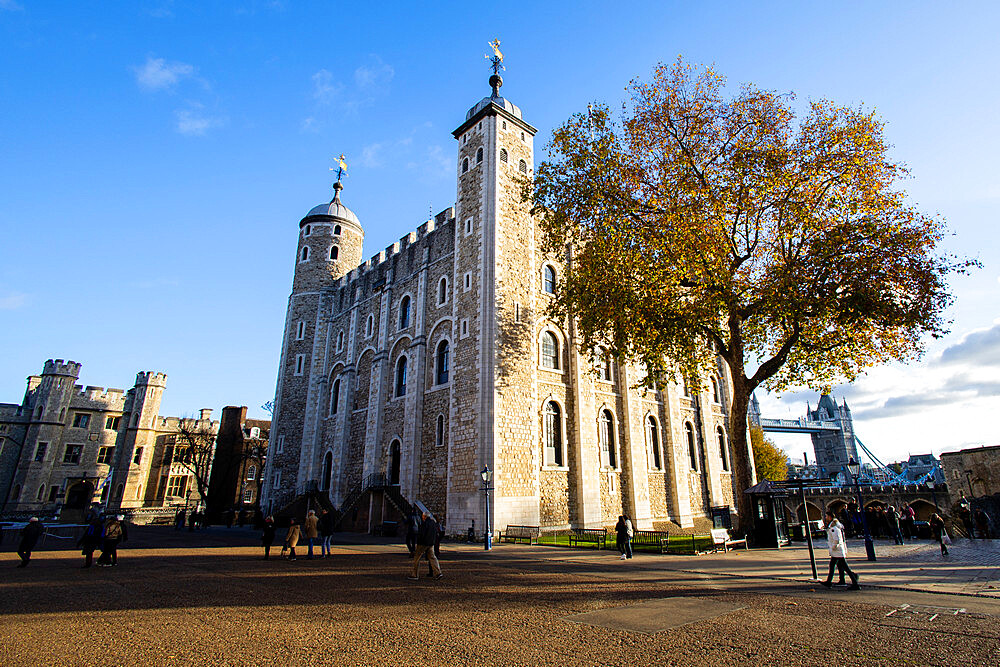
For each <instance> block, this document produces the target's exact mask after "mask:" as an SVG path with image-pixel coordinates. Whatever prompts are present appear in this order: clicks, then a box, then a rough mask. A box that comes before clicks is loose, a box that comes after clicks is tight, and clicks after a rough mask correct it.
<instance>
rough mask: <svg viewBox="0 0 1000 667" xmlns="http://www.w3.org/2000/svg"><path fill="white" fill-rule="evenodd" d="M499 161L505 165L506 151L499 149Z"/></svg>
mask: <svg viewBox="0 0 1000 667" xmlns="http://www.w3.org/2000/svg"><path fill="white" fill-rule="evenodd" d="M500 161H501V162H503V163H504V164H506V163H507V149H506V148H501V149H500Z"/></svg>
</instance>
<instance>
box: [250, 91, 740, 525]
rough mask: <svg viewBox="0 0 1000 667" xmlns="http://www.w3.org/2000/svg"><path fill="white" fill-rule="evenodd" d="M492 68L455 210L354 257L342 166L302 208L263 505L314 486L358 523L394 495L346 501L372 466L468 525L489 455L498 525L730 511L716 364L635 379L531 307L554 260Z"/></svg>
mask: <svg viewBox="0 0 1000 667" xmlns="http://www.w3.org/2000/svg"><path fill="white" fill-rule="evenodd" d="M490 83H491V86H492V94H491V95H490V96H488V97H485V98H483V99H482V100H481V101H479V102H478V103H476V104H475V105H474V106H473V107H472V108H471V109H469V110H468V113H467V114H466V115H465V119H464V121H463V122H461V124H460V125H459V126H458V128H457V129H456V130H455V131H454V132H453V136H454V138H455V139H456V141H457V151H458V160H457V174H456V202H455V205H454V206H453V207H449V208H447V209H445V210H444V211H442V212H441V213H438V214H437V215H436V216H434V217H433V218H432V219H430V220H428V221H427V222H425V223H424V224H422V225H420V226H419V227H417V229H416V231H413V232H410V233H409V234H406V235H405V236H403V237H402V238H401V239H400V240H399V241H398V242H396V243H394V244H393V245H391V246H390V247H388V248H386V249H385V250H383V251H381V252H379V253H378V254H376V255H374V256H373V257H370V258H369V259H368V260H363V253H362V241H363V238H364V230H363V228H362V225H361V222H360V220H359V218H358V216H357V215H355V213H354V212H352V211H351V210H350V209H348V208H347V206H345V204H344V202H343V199H342V194H343V186H342V184H341V183H340V182H339V181H338V182H337V183H336V184H335V185H334V189H335V196H334V198H333V201H331V202H329V203H325V204H321V205H319V206H317V207H315V208H313V209H312V210H311V211H309V213H308V214H307V215H306V216H305V217H304V218H302V219H301V221H300V222H299V225H298V228H299V232H298V242H297V246H296V251H295V265H294V278H293V281H292V293H291V296H290V297H289V301H288V309H287V314H286V319H285V330H284V338H283V341H282V348H281V359H280V365H279V372H278V382H277V387H276V392H275V401H274V403H275V408H274V415H273V417H274V419H273V427H272V437H271V441H270V450H269V452H268V460H267V469H266V474H267V478H266V481H265V484H264V488H263V497H262V506H263V507H264V508H265V509H267V510H271V511H276V510H278V509H280V508H281V507H284V506H286V505H289V504H290V503H292V502H293V501H294V500H296V499H297V498H300V497H301V496H302V495H303V494H305V493H308V492H318V493H320V494H323V495H325V496H328V498H329V499H330V501H331V502H332V503H333V504H334V505H335V506H337V507H341V505H342V504H343V503H344V502H345V501H346V500H347V499H351V502H352V503H354V504H355V508H356V509H357V510H358V515H357V516H354V517H353V519H354V520H355V522H356V523H355V525H356V527H357V528H359V529H365V528H371V527H374V525H375V524H376V523H377V522H378V521H380V520H382V519H384V518H386V517H387V516H388V515H387V513H388V512H389V511H390V509H391V508H388V507H387V506H386V505H385V503H384V500H383V499H382V498H383V497H384V496H382V495H380V494H378V493H375V492H374V491H373V492H371V493H370V494H369V496H368V497H367V498H365V499H364V500H363V501H361V502H358V501H357V498H358V495H359V494H361V495H362V496H363V495H364V494H365V492H366V489H367V488H369V487H370V486H371V482H370V480H372V479H373V478H383V479H384V480H385V481H387V482H388V484H389V485H391V486H393V487H395V488H396V489H397V490H398V492H399V493H400V494H401V495H402V496H403V497H404V498H406V499H407V500H409V501H410V502H411V503H415V502H417V501H419V502H420V503H422V504H423V505H425V506H426V507H428V508H429V509H431V510H432V511H433V512H434V513H435V514H436V515H438V516H439V517H440V518H442V519H443V520H444V521H445V523H446V525H447V527H448V531H449V532H450V533H463V532H465V530H466V528H467V527H469V526H470V525H471V524H472V522H473V521H475V522H476V524H477V526H479V527H482V526H483V525H484V522H485V520H486V516H485V512H486V503H485V501H484V493H483V491H482V482H481V479H480V471H481V470H482V469H483V468H484V467H486V466H488V467H489V468H490V470H492V471H494V482H493V483H494V487H495V491H494V497H493V499H492V500H493V502H492V503H491V505H490V513H491V516H490V524H491V525H493V526H495V527H498V528H503V527H504V526H505V525H507V524H530V525H540V526H541V527H542V528H543V530H561V529H566V528H569V527H600V526H607V525H612V524H614V523H615V521H616V519H617V517H618V515H619V514H620V513H622V512H626V513H628V514H629V515H630V516H631V517H632V519H633V521H634V522H635V523H636V525H637V526H638V527H640V528H651V527H654V526H658V525H660V526H662V525H664V524H666V522H671V521H672V522H675V523H677V524H680V525H682V526H692V525H693V524H694V522H695V521H696V520H698V519H700V518H707V517H709V516H711V514H712V508H713V507H714V508H730V509H731V510H732V511H734V512H735V503H734V500H733V497H734V488H733V479H732V475H731V473H730V461H731V460H732V453H731V451H730V441H729V437H728V417H727V410H728V408H727V405H728V402H729V398H730V389H729V388H730V385H731V383H730V382H729V380H728V375H727V371H726V369H725V367H724V365H722V364H720V365H719V369H718V375H717V376H716V377H713V378H708V379H706V386H705V388H704V389H702V390H697V391H694V392H693V393H692V392H691V391H689V390H688V389H687V388H685V386H684V384H683V383H674V382H667V383H663V384H662V385H660V386H658V388H657V389H658V390H657V391H649V392H646V391H643V390H638V389H635V388H634V387H635V385H636V384H637V383H638V381H639V380H640V378H641V377H642V374H641V373H640V371H639V370H638V369H636V368H632V367H628V366H625V365H618V364H616V363H615V362H614V361H613V360H611V359H609V358H596V359H593V358H590V357H589V355H586V354H584V353H582V352H581V351H580V349H579V348H578V347H577V342H578V339H577V337H576V335H575V332H574V330H573V327H572V323H569V324H567V323H565V322H554V321H551V320H549V319H548V318H547V317H546V315H545V310H546V305H547V303H548V301H549V299H551V298H552V296H553V294H554V293H555V291H556V289H558V283H559V276H560V272H561V270H562V266H563V259H564V258H562V257H554V256H547V255H545V254H544V253H543V252H542V250H541V247H540V239H541V231H540V229H539V227H538V225H537V221H536V220H535V219H534V218H533V217H532V216H531V215H529V212H528V206H527V205H526V204H525V203H523V202H522V201H521V197H520V187H521V184H522V183H523V182H524V180H525V179H528V178H530V177H531V175H532V171H533V164H534V140H535V128H534V127H532V126H531V125H530V124H528V123H527V122H526V121H525V120H524V118H523V116H522V113H521V110H520V109H519V108H518V107H516V106H515V105H514V104H512V103H511V102H510V101H509V100H506V99H505V98H504V97H502V96H500V93H499V89H500V86H501V85H502V81H501V80H500V77H499V76H495V77H493V78H491V81H490ZM749 458H750V459H751V460H752V457H749Z"/></svg>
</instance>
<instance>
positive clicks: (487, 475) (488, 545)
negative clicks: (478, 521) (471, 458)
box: [479, 466, 493, 551]
mask: <svg viewBox="0 0 1000 667" xmlns="http://www.w3.org/2000/svg"><path fill="white" fill-rule="evenodd" d="M479 476H480V477H482V478H483V493H484V494H485V495H486V532H485V534H484V535H483V537H484V539H483V548H484V549H485V550H486V551H489V550H490V549H492V548H493V529H492V528H490V491H492V490H493V487H492V486H490V482H491V481H493V471H492V470H490V467H489V466H485V467H484V468H483V471H482V472H481V473H479Z"/></svg>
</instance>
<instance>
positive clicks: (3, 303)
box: [0, 292, 28, 310]
mask: <svg viewBox="0 0 1000 667" xmlns="http://www.w3.org/2000/svg"><path fill="white" fill-rule="evenodd" d="M27 301H28V295H27V294H22V293H21V292H7V293H6V294H3V295H2V296H0V310H17V309H18V308H20V307H21V306H23V305H24V304H25V303H27Z"/></svg>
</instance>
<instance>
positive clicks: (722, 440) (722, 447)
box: [716, 426, 729, 470]
mask: <svg viewBox="0 0 1000 667" xmlns="http://www.w3.org/2000/svg"><path fill="white" fill-rule="evenodd" d="M716 433H717V434H718V436H719V458H721V459H722V469H723V470H729V455H728V453H727V451H726V431H725V430H724V429H723V428H722V427H721V426H720V427H718V428H717V429H716Z"/></svg>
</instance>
